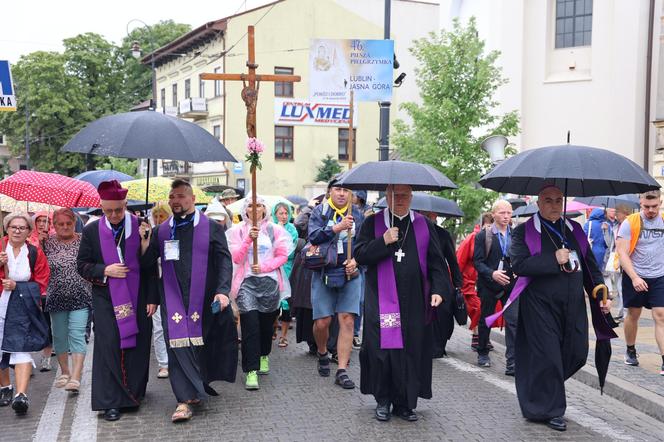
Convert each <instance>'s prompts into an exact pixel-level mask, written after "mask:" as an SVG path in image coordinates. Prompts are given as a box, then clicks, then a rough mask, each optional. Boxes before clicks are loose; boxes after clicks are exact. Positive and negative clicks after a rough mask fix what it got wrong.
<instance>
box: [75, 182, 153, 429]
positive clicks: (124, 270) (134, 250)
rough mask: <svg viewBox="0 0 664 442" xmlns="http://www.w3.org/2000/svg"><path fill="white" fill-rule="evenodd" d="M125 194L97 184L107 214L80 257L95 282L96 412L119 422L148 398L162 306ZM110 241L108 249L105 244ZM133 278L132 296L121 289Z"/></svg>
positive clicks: (81, 268) (87, 231) (87, 235)
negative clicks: (142, 271)
mask: <svg viewBox="0 0 664 442" xmlns="http://www.w3.org/2000/svg"><path fill="white" fill-rule="evenodd" d="M126 195H127V190H126V189H123V188H122V187H120V184H119V183H118V182H117V181H108V182H103V183H101V184H100V185H99V196H100V198H101V208H102V211H103V213H104V216H103V217H102V218H101V219H100V220H97V221H93V222H91V223H90V224H88V225H87V226H86V227H85V228H84V229H83V235H82V238H81V245H80V248H79V251H78V258H77V267H78V273H79V274H80V275H81V276H82V277H83V278H85V279H86V280H88V281H90V282H92V283H93V287H92V311H93V315H94V354H93V357H92V409H93V410H94V411H104V418H105V419H106V420H108V421H114V420H118V419H119V418H120V410H121V409H131V408H136V407H138V406H139V404H140V401H141V399H143V397H144V396H145V388H146V386H147V383H148V369H149V366H150V346H151V337H152V320H151V319H150V317H151V316H152V315H153V314H154V312H155V310H156V307H157V306H156V304H158V299H156V298H150V294H149V291H148V290H147V287H148V286H149V285H150V281H149V280H148V278H146V277H145V276H146V275H142V277H141V275H139V271H138V268H137V267H138V259H139V254H140V240H139V239H138V235H139V232H138V220H137V219H136V217H135V216H134V215H131V214H130V213H129V212H127V211H126V207H127V200H126ZM106 237H108V239H110V241H111V242H110V247H105V246H104V244H106V243H107V242H108V241H106V240H104V238H106ZM117 250H119V251H120V253H118V251H117ZM133 264H136V265H133ZM130 280H132V281H134V282H135V285H133V286H131V288H130V292H131V293H122V292H121V290H120V291H118V290H117V287H118V286H120V287H121V288H122V285H123V284H124V283H125V282H126V281H130ZM139 281H140V282H139ZM125 287H126V286H125ZM112 291H114V293H112ZM122 295H127V296H129V297H133V299H132V300H131V303H129V302H126V301H127V299H125V300H124V301H119V299H122Z"/></svg>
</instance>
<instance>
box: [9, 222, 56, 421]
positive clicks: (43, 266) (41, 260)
mask: <svg viewBox="0 0 664 442" xmlns="http://www.w3.org/2000/svg"><path fill="white" fill-rule="evenodd" d="M3 224H4V227H5V230H6V231H7V233H8V234H7V237H6V238H2V242H1V246H2V247H1V249H0V250H2V251H0V278H1V279H2V294H0V355H1V358H0V406H7V405H9V404H10V403H11V405H12V408H13V409H14V411H15V412H16V414H25V413H26V412H27V411H28V406H29V402H28V396H27V392H28V385H29V383H30V375H31V374H32V368H33V367H34V362H33V360H32V356H31V355H30V353H31V352H36V351H40V350H42V349H43V348H44V347H46V346H47V345H48V331H47V327H46V322H45V320H44V316H43V313H42V311H41V303H40V302H41V301H40V299H41V297H42V295H43V294H45V293H46V287H47V285H48V280H49V276H50V270H49V267H48V262H47V261H46V256H45V255H44V252H42V250H41V249H40V248H38V247H35V246H33V245H32V244H29V243H27V242H26V241H27V239H28V236H29V235H30V233H31V232H32V230H33V222H32V218H30V217H29V216H28V215H27V214H24V213H12V214H10V215H8V216H7V217H6V218H5V219H4V223H3ZM10 366H11V367H13V368H14V378H15V379H14V380H15V388H14V386H12V384H11V382H10V378H9V367H10Z"/></svg>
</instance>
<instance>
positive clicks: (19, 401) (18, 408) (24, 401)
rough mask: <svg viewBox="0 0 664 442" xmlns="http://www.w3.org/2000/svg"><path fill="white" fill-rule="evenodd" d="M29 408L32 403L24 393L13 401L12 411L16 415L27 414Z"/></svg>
mask: <svg viewBox="0 0 664 442" xmlns="http://www.w3.org/2000/svg"><path fill="white" fill-rule="evenodd" d="M29 406H30V402H29V401H28V397H27V396H26V395H25V394H23V393H19V394H18V395H17V396H16V397H15V398H14V400H13V401H12V409H13V410H14V411H15V412H16V414H25V413H27V412H28V407H29Z"/></svg>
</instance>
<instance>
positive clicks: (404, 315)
mask: <svg viewBox="0 0 664 442" xmlns="http://www.w3.org/2000/svg"><path fill="white" fill-rule="evenodd" d="M385 196H386V200H387V206H388V208H387V209H385V210H383V211H381V212H378V213H377V214H375V215H373V216H370V217H368V218H367V219H366V220H365V221H364V223H363V225H362V228H361V229H360V234H359V236H358V239H357V243H356V246H355V259H356V260H357V262H358V264H360V265H366V266H367V274H366V285H365V294H364V296H365V298H364V330H363V336H362V348H361V350H360V367H361V375H360V376H361V377H360V388H361V391H362V393H364V394H373V396H374V398H375V399H376V403H377V406H376V418H377V419H378V420H380V421H387V420H389V419H390V407H391V406H392V410H391V412H392V414H394V415H396V416H399V417H400V418H402V419H404V420H406V421H411V422H412V421H416V420H417V419H418V416H417V414H416V413H415V411H414V409H415V408H416V407H417V399H418V397H421V398H425V399H430V398H431V372H432V361H431V358H432V352H433V326H432V323H431V320H432V317H433V309H434V308H435V307H437V306H438V305H440V303H441V302H442V301H443V298H442V296H441V295H443V294H445V291H447V290H450V289H449V287H451V283H450V281H449V274H448V271H447V269H445V268H444V267H443V262H444V261H443V254H442V251H441V248H440V245H439V242H438V240H437V235H438V233H437V232H436V230H435V226H434V224H433V223H432V222H431V221H429V220H428V219H426V218H425V217H424V216H422V215H420V214H418V213H415V212H413V211H412V210H410V202H411V199H412V190H411V187H410V186H407V185H394V186H388V187H387V192H386V195H385ZM430 239H432V240H430Z"/></svg>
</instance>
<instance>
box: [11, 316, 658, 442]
mask: <svg viewBox="0 0 664 442" xmlns="http://www.w3.org/2000/svg"><path fill="white" fill-rule="evenodd" d="M469 340H470V335H469V334H468V332H467V331H466V330H463V329H460V328H457V330H456V331H455V335H454V337H453V340H452V342H450V344H449V345H448V351H449V354H450V357H449V358H446V359H442V360H441V359H439V360H435V361H434V384H433V394H434V397H433V399H432V400H429V401H427V400H421V401H420V403H419V407H418V410H417V411H418V413H419V414H420V420H419V422H416V423H407V422H404V421H401V420H400V419H396V418H393V419H392V420H391V421H390V422H387V423H380V422H378V421H376V420H375V419H374V417H373V409H374V402H373V398H372V397H370V396H364V395H362V394H360V392H359V389H355V390H351V391H345V390H342V389H341V388H339V387H337V386H335V385H334V384H333V378H321V377H319V376H318V375H317V373H316V370H315V359H314V358H312V357H311V356H308V355H307V354H306V351H305V349H306V346H305V345H303V344H300V345H294V344H291V345H290V346H289V347H288V348H287V349H285V350H284V349H280V348H277V347H276V345H275V347H274V350H273V352H272V357H271V372H270V374H269V375H268V376H263V377H261V379H260V381H261V383H260V385H261V389H260V390H259V391H256V392H249V391H246V390H245V389H244V388H243V382H244V379H243V376H242V375H241V374H239V376H238V380H237V382H236V383H235V384H226V383H218V384H215V386H216V387H217V390H218V391H219V392H220V396H219V397H216V398H211V399H210V400H209V401H208V403H206V404H204V405H203V406H201V407H199V409H197V410H196V412H195V415H194V418H193V419H192V420H191V421H190V422H188V423H185V424H179V425H174V424H172V423H171V422H170V415H171V413H172V412H173V410H174V408H175V405H176V404H175V401H174V397H173V395H172V393H171V391H170V385H169V382H168V381H167V380H158V379H157V378H156V373H153V375H152V378H151V380H150V383H149V384H148V393H147V397H146V400H145V401H144V403H143V405H142V407H141V409H140V411H138V412H135V413H127V414H124V415H123V416H122V419H121V420H119V421H117V422H114V423H109V422H106V421H104V420H102V419H101V418H99V417H98V416H97V414H96V413H94V412H92V411H90V405H89V404H90V385H89V382H90V381H89V376H90V372H89V370H90V364H89V362H90V361H89V360H88V361H87V363H88V364H87V366H86V369H87V371H86V377H85V378H84V382H83V387H82V390H81V393H80V394H79V395H78V396H70V395H69V394H68V393H65V392H64V391H62V390H59V389H55V388H52V384H53V379H54V376H55V373H54V372H50V373H46V374H45V373H36V374H35V376H34V378H33V382H32V385H31V395H30V396H31V400H32V405H31V409H30V412H29V414H28V416H26V417H24V418H18V417H16V416H14V414H13V412H12V410H11V409H9V408H4V409H0V420H1V421H2V428H3V431H2V437H1V438H0V439H2V440H7V441H9V440H22V441H29V440H39V441H51V440H52V441H56V440H57V441H70V440H71V441H86V442H91V441H94V440H99V441H115V440H118V441H120V440H130V439H131V440H141V441H143V440H145V441H152V440H183V441H184V440H187V441H193V440H289V441H292V440H302V441H304V440H351V439H352V440H383V441H386V440H464V441H466V440H653V441H654V440H661V439H662V435H663V434H664V423H662V422H659V421H657V420H655V419H653V418H651V417H649V416H647V415H645V414H644V413H641V412H639V411H637V410H635V409H633V408H631V407H629V406H626V405H624V404H622V403H621V402H619V401H617V400H615V399H612V398H611V397H609V396H607V395H604V396H601V395H600V394H599V392H598V391H597V390H595V389H593V388H591V387H588V386H586V385H584V384H582V383H580V382H578V381H576V380H570V381H568V382H567V384H566V385H567V389H568V399H569V400H568V410H567V415H566V416H567V418H568V420H569V424H568V430H567V432H564V433H558V432H554V431H553V430H550V429H548V428H547V427H546V426H544V425H540V424H533V423H529V422H526V421H525V420H524V419H523V418H522V417H521V413H520V411H519V406H518V403H517V400H516V396H515V392H514V383H513V379H512V378H509V377H506V376H504V375H503V374H502V373H503V370H504V361H503V358H502V356H501V353H502V351H503V348H502V347H501V346H500V344H498V343H496V351H494V352H493V353H492V359H493V361H494V366H493V367H492V368H490V369H480V368H478V367H477V366H475V365H474V361H475V357H476V356H475V354H474V353H472V352H471V351H470V350H469V348H468V346H467V343H468V342H469ZM88 359H90V358H88ZM155 366H156V364H155ZM350 374H351V376H352V377H353V379H354V380H355V381H359V366H358V359H357V352H354V354H353V360H352V363H351V368H350ZM656 379H657V380H659V379H658V378H656Z"/></svg>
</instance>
